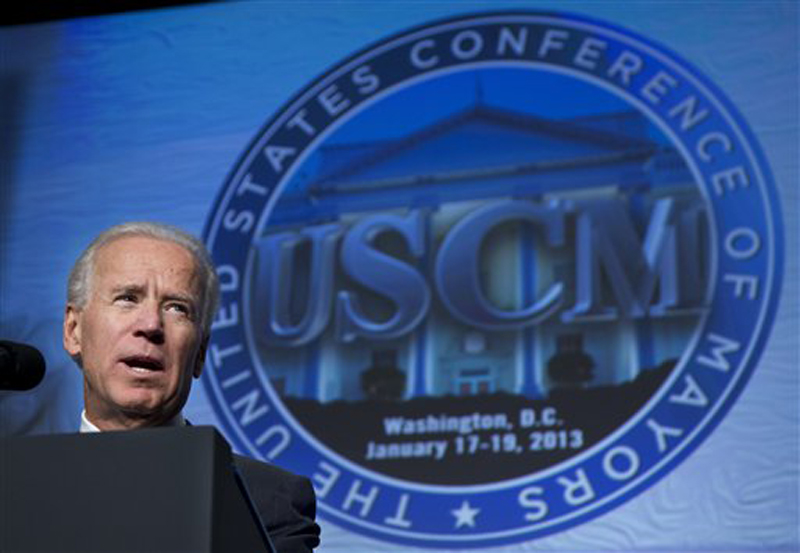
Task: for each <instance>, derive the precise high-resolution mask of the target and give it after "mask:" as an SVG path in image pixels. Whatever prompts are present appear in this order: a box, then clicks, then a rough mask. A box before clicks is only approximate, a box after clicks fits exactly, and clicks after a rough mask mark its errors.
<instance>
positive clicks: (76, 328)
mask: <svg viewBox="0 0 800 553" xmlns="http://www.w3.org/2000/svg"><path fill="white" fill-rule="evenodd" d="M80 316H81V312H80V310H79V309H78V308H76V307H75V306H74V305H71V304H70V305H67V308H66V310H65V311H64V333H63V342H64V349H65V350H67V353H69V355H70V357H72V358H73V359H77V358H79V357H80V354H81V317H80Z"/></svg>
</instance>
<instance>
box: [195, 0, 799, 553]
mask: <svg viewBox="0 0 800 553" xmlns="http://www.w3.org/2000/svg"><path fill="white" fill-rule="evenodd" d="M499 18H508V19H513V18H527V19H531V20H533V19H537V18H538V19H544V18H549V19H555V20H560V22H561V23H562V24H563V25H565V26H574V25H575V24H577V23H583V24H587V25H590V26H593V27H598V28H600V29H601V30H602V31H604V32H605V33H606V35H604V36H607V34H608V31H612V32H614V33H617V34H620V35H623V36H624V37H625V38H627V39H628V40H630V41H631V42H633V41H635V42H638V43H640V44H642V45H645V46H647V47H649V48H651V49H652V50H654V51H656V52H657V53H659V54H661V55H662V56H664V57H665V58H668V59H669V60H670V61H672V62H674V63H675V64H676V65H679V66H680V67H681V68H682V69H683V70H684V71H685V72H686V73H687V74H688V75H689V76H691V77H692V78H693V79H695V80H696V81H697V82H699V83H700V84H701V85H702V86H704V87H705V88H706V89H707V90H708V94H709V96H708V97H709V98H714V99H715V100H716V101H718V102H719V103H720V104H721V108H720V113H724V114H725V115H727V116H728V117H730V118H731V119H732V121H731V128H732V129H733V130H736V131H738V132H740V133H741V134H742V135H743V136H742V142H741V144H746V145H749V147H750V151H751V153H752V154H753V157H754V159H753V160H752V164H751V166H752V168H754V169H758V170H760V172H761V173H762V175H763V179H762V182H761V183H759V184H760V187H759V186H758V185H757V186H756V188H758V189H759V190H760V192H761V194H762V195H764V196H766V201H765V202H764V210H765V211H764V216H765V217H766V218H767V219H769V217H771V221H770V220H766V221H765V223H766V224H769V223H771V224H772V229H773V236H772V242H771V243H770V244H768V246H769V247H771V248H772V251H773V254H774V255H773V259H772V265H771V269H772V274H773V279H772V281H771V282H770V283H769V284H770V285H772V288H773V289H772V292H771V295H770V296H769V297H768V298H766V299H764V300H763V301H764V302H765V304H764V303H762V304H761V307H760V308H759V309H758V311H759V312H760V313H761V316H762V320H763V325H762V327H761V329H760V330H758V331H757V332H756V335H755V337H754V338H753V339H752V340H751V341H750V342H749V343H748V345H749V349H750V354H751V355H750V359H749V362H748V363H747V365H746V366H742V367H741V368H740V370H739V371H738V373H737V376H736V378H737V380H736V382H735V383H734V384H733V386H732V387H730V388H728V387H725V388H724V390H723V391H724V393H725V394H726V395H727V398H726V399H725V400H724V402H723V403H722V404H721V405H718V406H717V407H716V411H715V412H714V413H713V415H712V416H711V417H710V418H709V419H708V420H706V421H705V423H704V424H703V425H702V426H701V427H700V428H699V429H697V430H696V432H695V433H694V435H693V436H692V437H691V439H689V438H687V439H686V442H685V445H683V446H682V448H681V449H680V451H679V452H677V453H676V454H674V455H672V456H671V457H670V459H669V462H667V463H666V464H664V465H663V466H660V467H658V468H657V469H655V471H654V472H653V473H652V474H649V475H648V476H646V477H645V478H643V479H641V480H640V479H638V478H637V479H635V481H636V483H635V484H634V485H633V486H632V487H631V489H629V490H627V491H626V492H625V493H622V494H620V495H618V496H617V497H615V498H613V499H611V500H609V501H607V502H606V503H605V504H603V505H601V506H599V507H596V508H594V509H592V510H590V511H589V512H587V513H585V514H582V515H580V516H577V517H575V518H574V519H572V520H567V521H564V522H559V523H556V524H554V525H553V526H551V527H548V528H544V529H542V530H527V531H520V532H518V533H509V535H507V536H504V537H493V538H487V537H482V536H481V534H465V539H463V540H462V539H458V538H456V537H451V538H447V539H441V540H439V539H436V538H435V537H434V536H433V535H431V536H428V538H427V539H426V538H424V537H409V536H407V535H389V534H387V532H385V531H381V530H380V529H376V528H372V527H368V526H365V525H364V524H360V523H357V522H353V521H350V520H348V519H347V518H345V516H344V515H342V514H340V513H338V512H336V510H335V509H333V508H332V507H330V506H328V505H326V504H325V503H324V502H322V503H321V507H322V510H323V512H324V513H325V514H327V515H330V516H331V518H332V520H334V521H336V522H339V523H341V524H343V525H345V526H347V527H349V528H351V529H353V530H355V531H358V532H360V533H364V534H366V535H370V536H373V537H376V538H379V539H388V540H390V541H396V542H399V543H406V544H413V545H422V546H435V547H481V546H486V545H497V544H506V543H515V542H519V541H522V540H524V539H531V538H534V537H539V536H543V535H546V534H549V533H552V532H556V531H560V530H564V529H566V528H570V527H573V526H576V525H578V524H581V523H582V522H584V521H586V520H589V519H592V518H595V517H596V516H598V515H600V514H602V513H604V512H607V511H609V510H611V509H613V508H614V507H616V506H618V505H619V504H621V503H623V502H624V501H627V500H628V499H630V498H631V497H633V496H634V495H637V494H638V493H640V492H641V491H643V490H644V489H646V488H647V487H649V486H650V485H652V483H654V482H655V481H657V480H658V479H660V478H661V477H663V476H664V475H666V474H667V473H668V472H670V470H671V469H672V468H674V467H675V466H676V465H677V464H679V463H680V462H681V461H682V460H683V459H684V458H685V457H686V456H687V455H689V453H691V451H693V450H694V448H696V447H697V446H698V445H699V444H700V443H701V442H702V441H703V440H704V438H705V437H706V436H707V435H708V434H709V433H710V432H711V431H712V430H713V428H714V427H715V426H716V425H717V424H718V423H719V421H720V420H721V419H722V418H723V416H724V415H725V413H726V412H727V410H728V409H729V408H730V407H731V405H732V404H733V402H734V401H735V398H736V397H737V396H738V395H739V393H741V390H742V388H743V387H744V385H745V383H746V381H747V379H748V378H749V377H750V375H751V374H752V372H753V370H754V368H755V364H756V362H757V359H758V357H759V356H760V353H761V351H762V350H763V347H764V345H765V343H766V340H767V338H768V336H769V329H770V326H771V324H772V321H773V320H774V316H775V311H776V309H777V300H778V298H779V295H780V281H781V275H782V268H783V259H782V252H783V239H782V235H783V229H782V223H781V219H780V209H779V202H778V198H777V192H776V190H775V186H774V183H773V181H772V177H771V174H770V172H769V168H768V165H767V163H766V161H765V158H764V155H763V153H762V152H761V150H760V148H759V146H758V144H757V141H756V140H755V138H754V136H753V134H752V133H751V131H750V130H749V129H748V127H747V126H746V124H745V123H744V121H743V119H742V117H741V116H740V115H739V114H738V112H737V111H736V110H735V109H734V107H733V106H732V105H731V104H730V102H729V101H728V100H727V98H726V97H725V96H724V95H723V94H722V92H721V91H719V90H718V89H717V88H716V87H715V86H714V85H713V84H712V83H711V82H710V81H709V80H707V79H706V78H705V77H704V76H703V75H702V74H701V73H700V72H699V71H697V70H696V69H695V68H693V67H692V66H691V65H690V64H688V63H686V62H685V61H683V60H681V59H680V58H678V57H677V56H675V55H674V54H673V53H671V52H670V51H669V50H668V49H666V48H664V47H662V46H659V45H656V44H655V43H653V42H651V41H649V40H647V39H645V38H642V37H639V36H637V35H636V34H634V33H631V32H630V31H627V30H625V29H622V28H620V27H617V26H614V25H610V24H608V23H605V22H599V21H596V20H593V19H590V18H587V17H584V16H575V15H571V14H564V13H554V12H495V13H490V14H476V15H468V16H463V17H457V18H453V19H447V20H443V21H439V22H435V23H432V24H428V25H422V26H419V27H416V28H414V29H411V30H409V31H406V32H403V33H400V34H398V35H395V36H393V37H390V38H388V39H386V40H385V41H382V42H380V43H378V44H376V45H374V46H372V47H370V48H366V49H364V50H362V51H361V52H359V53H357V54H355V55H353V56H351V57H350V58H348V59H347V60H345V61H344V62H342V63H341V64H339V65H338V66H336V67H335V68H333V69H331V70H330V71H329V72H327V73H326V74H324V75H323V76H321V77H320V78H318V79H316V80H315V81H314V82H313V83H311V84H310V85H309V86H308V87H307V88H306V89H304V90H303V91H302V92H300V93H298V94H297V95H296V96H295V97H294V98H293V99H292V100H290V101H289V102H288V103H287V104H286V105H285V107H284V108H282V109H281V110H280V111H279V112H278V113H277V115H276V116H275V117H274V118H273V119H272V120H271V121H270V122H269V123H267V124H266V125H265V126H264V127H263V128H262V130H261V131H260V132H259V133H258V135H257V136H256V137H255V138H254V139H253V141H252V142H251V144H250V145H249V147H248V148H247V150H246V151H245V153H244V154H243V156H242V158H241V159H240V160H239V162H238V163H237V165H236V166H235V168H234V170H233V171H232V172H231V173H230V175H229V177H228V179H227V181H226V185H225V187H223V189H222V190H221V191H220V193H219V195H218V197H217V200H216V202H215V205H214V209H213V210H212V215H211V216H210V217H209V219H208V221H207V224H206V227H205V230H204V238H205V240H206V242H207V243H208V244H209V246H210V249H211V250H212V252H213V251H214V242H215V240H216V237H217V230H216V227H217V225H218V223H219V220H220V217H221V214H222V213H223V212H224V209H225V208H226V207H228V206H229V205H230V197H231V193H232V190H233V188H234V187H235V186H237V185H238V184H239V183H240V181H241V179H240V178H239V177H240V176H241V175H242V174H243V169H245V168H247V167H249V166H250V165H251V164H250V162H249V159H250V155H251V154H252V152H253V151H254V150H256V149H257V145H258V144H259V143H260V142H262V137H263V136H264V135H265V134H266V133H268V132H269V130H270V129H272V128H273V127H276V126H277V125H278V124H279V122H280V120H281V117H283V116H285V115H286V114H287V113H288V112H289V111H290V110H291V109H292V108H293V107H295V106H296V105H299V103H300V101H301V99H302V98H303V97H304V95H306V94H307V93H309V92H310V91H312V90H313V89H314V88H315V87H317V86H318V85H320V84H321V83H323V82H325V81H326V80H327V79H328V77H329V76H330V75H333V74H335V73H336V72H337V71H339V70H340V69H342V68H344V67H346V66H348V65H350V64H352V63H353V62H354V61H355V60H359V59H361V58H363V57H366V56H367V55H368V54H369V53H371V52H374V51H375V50H376V49H377V48H379V47H381V46H383V45H389V44H392V43H394V42H401V41H403V40H404V39H406V40H409V38H408V37H410V36H412V35H414V34H418V33H421V32H429V33H430V34H431V35H433V34H435V33H436V31H437V30H440V29H441V28H442V27H444V26H447V25H453V24H457V23H464V22H471V23H475V24H476V25H478V24H479V22H481V21H485V20H487V19H499ZM509 23H510V21H509ZM618 44H622V43H621V42H618ZM636 51H637V52H639V51H640V50H636ZM400 82H402V81H400ZM703 98H706V96H703ZM312 144H313V143H312ZM737 144H739V142H737ZM310 147H311V144H310V145H309V148H310ZM298 163H299V162H298ZM277 194H278V191H277V190H273V191H272V193H271V194H270V197H271V198H272V202H273V205H274V197H275V196H276V195H277ZM712 203H713V202H712ZM268 210H269V209H268V208H267V209H266V210H264V211H263V213H265V214H266V212H267V211H268ZM714 211H715V213H716V212H717V210H716V209H715V210H714ZM730 211H731V210H730V209H728V210H727V211H725V212H724V214H728V213H729V212H730ZM720 213H723V212H722V211H720ZM721 244H722V240H718V241H717V242H716V243H715V244H714V246H720V245H721ZM240 249H241V245H238V246H237V248H235V250H237V251H239V250H240ZM239 253H241V251H239ZM215 260H217V256H216V255H215ZM217 261H219V260H217ZM769 268H770V267H767V269H769ZM719 274H721V271H718V275H719ZM761 276H764V275H761ZM717 282H718V283H719V277H718V280H717ZM712 306H718V302H715V303H712ZM709 324H710V323H709V322H708V321H707V322H706V328H707V327H708V325H709ZM242 342H244V343H247V340H246V339H245V338H244V337H242ZM684 368H685V367H684ZM685 369H686V368H685ZM210 372H211V371H207V372H206V375H205V376H204V377H203V380H204V384H205V385H206V389H207V391H208V397H209V399H210V401H211V403H212V405H213V408H214V410H215V411H216V412H217V413H218V415H219V418H220V420H221V421H222V424H223V427H224V428H225V431H226V434H227V436H228V437H229V438H230V439H231V440H232V441H233V442H234V443H235V444H236V445H237V446H238V448H239V449H241V450H243V451H248V450H250V451H254V448H253V446H252V444H251V443H250V442H251V441H252V437H248V436H243V435H242V434H240V429H238V428H237V427H236V425H235V424H233V423H232V422H231V420H229V418H228V417H229V412H230V411H229V405H228V404H227V403H225V402H224V401H222V400H221V399H220V398H219V397H218V393H219V390H218V389H217V387H216V385H215V383H214V382H211V380H210V379H211V377H210V376H209V374H210ZM686 372H688V369H686V370H684V371H683V374H685V373H686ZM665 386H666V384H665ZM657 407H658V405H654V406H652V408H651V410H650V412H651V413H652V412H653V411H655V409H656V408H657ZM273 414H275V410H274V409H273ZM276 416H277V415H276ZM274 420H280V418H279V417H278V418H276V419H274ZM682 443H683V442H682ZM594 449H597V450H598V451H596V453H595V454H594V455H593V458H597V459H599V457H600V454H601V453H602V452H601V451H599V450H600V449H603V448H597V447H596V448H594ZM605 450H606V451H607V450H608V448H607V447H606V448H605ZM256 453H258V452H256ZM297 460H298V461H300V460H299V459H297ZM292 466H293V468H294V469H295V470H299V471H300V472H307V473H310V472H311V471H313V470H314V467H313V466H311V465H308V464H307V463H305V462H298V463H295V464H293V465H292ZM515 490H516V488H515ZM459 500H460V497H459Z"/></svg>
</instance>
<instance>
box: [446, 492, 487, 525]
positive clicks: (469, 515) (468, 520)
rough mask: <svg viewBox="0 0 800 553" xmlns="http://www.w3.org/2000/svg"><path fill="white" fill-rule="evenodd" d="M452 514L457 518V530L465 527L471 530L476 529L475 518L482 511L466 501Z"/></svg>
mask: <svg viewBox="0 0 800 553" xmlns="http://www.w3.org/2000/svg"><path fill="white" fill-rule="evenodd" d="M450 512H451V513H453V516H454V517H456V528H461V527H462V526H465V525H466V526H469V527H470V528H475V516H476V515H477V514H478V513H480V512H481V510H480V509H478V508H473V507H471V506H470V504H469V501H467V500H466V499H465V500H464V501H462V502H461V507H459V508H458V509H453V510H452V511H450Z"/></svg>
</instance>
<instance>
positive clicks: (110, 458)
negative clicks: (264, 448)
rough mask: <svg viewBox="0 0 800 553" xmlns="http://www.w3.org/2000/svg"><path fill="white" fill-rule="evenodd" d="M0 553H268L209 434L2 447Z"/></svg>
mask: <svg viewBox="0 0 800 553" xmlns="http://www.w3.org/2000/svg"><path fill="white" fill-rule="evenodd" d="M0 551H2V552H4V553H23V552H25V553H27V552H31V553H33V552H58V553H67V552H76V553H78V552H79V553H90V552H98V553H99V552H103V553H128V552H130V553H144V552H153V553H156V552H157V553H162V552H164V553H167V552H170V553H171V552H191V553H206V552H208V553H212V552H213V553H216V552H225V553H235V552H239V551H241V552H247V553H250V552H272V551H274V549H273V548H272V545H271V544H270V542H269V537H268V536H267V533H266V531H265V530H264V526H263V525H262V523H261V521H260V519H259V517H258V513H257V512H256V511H255V509H254V507H253V504H252V502H251V501H250V498H249V495H248V494H247V490H246V488H245V486H244V482H243V481H242V479H241V476H240V475H239V473H238V471H237V470H236V467H235V466H234V464H233V458H232V455H231V451H230V447H229V446H228V444H227V442H226V441H225V440H224V439H223V438H222V436H220V435H219V433H218V432H217V431H216V430H215V429H213V428H211V427H202V426H194V427H180V428H154V429H144V430H135V431H128V432H103V433H93V434H63V435H49V436H28V437H18V438H10V439H5V440H3V441H2V442H0Z"/></svg>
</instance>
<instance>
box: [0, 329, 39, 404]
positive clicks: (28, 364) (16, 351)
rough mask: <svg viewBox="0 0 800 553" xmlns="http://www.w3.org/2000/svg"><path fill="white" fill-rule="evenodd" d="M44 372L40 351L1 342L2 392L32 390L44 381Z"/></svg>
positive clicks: (0, 375) (27, 346)
mask: <svg viewBox="0 0 800 553" xmlns="http://www.w3.org/2000/svg"><path fill="white" fill-rule="evenodd" d="M44 370H45V363H44V357H43V356H42V354H41V352H39V350H38V349H36V348H35V347H33V346H29V345H27V344H20V343H18V342H10V341H8V340H0V390H16V391H24V390H30V389H31V388H34V387H35V386H36V385H37V384H39V382H41V381H42V378H44Z"/></svg>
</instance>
